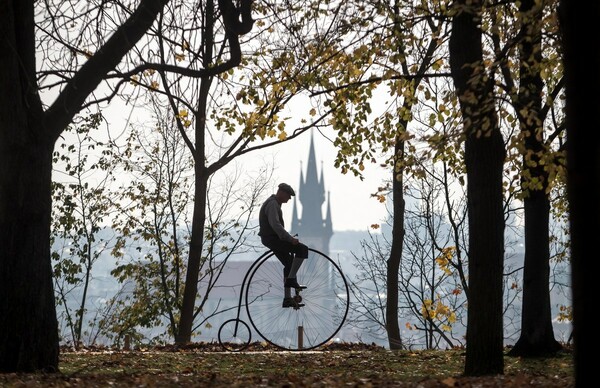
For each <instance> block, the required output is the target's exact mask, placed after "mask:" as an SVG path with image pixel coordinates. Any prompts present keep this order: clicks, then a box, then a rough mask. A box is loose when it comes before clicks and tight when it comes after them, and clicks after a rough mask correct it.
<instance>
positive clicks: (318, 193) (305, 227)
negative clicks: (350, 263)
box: [291, 133, 333, 256]
mask: <svg viewBox="0 0 600 388" xmlns="http://www.w3.org/2000/svg"><path fill="white" fill-rule="evenodd" d="M293 198H294V206H293V213H292V225H291V234H292V235H294V234H298V237H299V238H300V241H302V242H303V243H304V244H306V245H308V247H309V248H313V249H316V250H318V251H321V252H323V253H324V254H325V255H327V256H329V241H330V240H331V236H332V235H333V226H332V222H331V193H330V192H329V191H328V192H327V210H326V211H325V213H326V215H325V217H323V213H322V209H323V203H325V182H324V177H323V164H322V163H321V176H320V177H319V176H318V173H317V161H316V155H315V145H314V137H313V135H312V133H311V137H310V148H309V151H308V162H307V165H306V177H305V176H304V174H303V171H302V163H301V164H300V184H299V185H298V190H297V196H296V197H293ZM298 201H299V202H300V204H301V205H302V207H301V209H302V210H301V211H302V215H301V217H300V218H299V217H298Z"/></svg>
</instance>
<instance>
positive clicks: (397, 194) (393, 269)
mask: <svg viewBox="0 0 600 388" xmlns="http://www.w3.org/2000/svg"><path fill="white" fill-rule="evenodd" d="M404 127H405V128H406V126H404ZM396 139H397V141H396V145H395V147H394V148H395V159H394V160H395V166H394V168H393V169H392V175H393V176H392V201H393V213H394V217H393V221H392V222H393V225H392V247H391V249H390V258H389V259H388V262H387V274H386V278H387V286H386V288H387V301H386V307H385V323H386V331H387V335H388V343H389V346H390V349H391V350H394V349H402V338H401V337H400V327H399V325H398V276H399V275H398V274H399V272H400V263H401V261H402V247H403V245H404V206H405V205H404V187H403V186H404V185H403V182H404V179H403V175H402V174H403V170H404V169H403V168H401V167H398V166H399V165H400V163H401V161H402V159H403V157H404V142H403V141H402V140H401V139H400V136H397V137H396Z"/></svg>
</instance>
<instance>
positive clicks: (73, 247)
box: [51, 114, 113, 349]
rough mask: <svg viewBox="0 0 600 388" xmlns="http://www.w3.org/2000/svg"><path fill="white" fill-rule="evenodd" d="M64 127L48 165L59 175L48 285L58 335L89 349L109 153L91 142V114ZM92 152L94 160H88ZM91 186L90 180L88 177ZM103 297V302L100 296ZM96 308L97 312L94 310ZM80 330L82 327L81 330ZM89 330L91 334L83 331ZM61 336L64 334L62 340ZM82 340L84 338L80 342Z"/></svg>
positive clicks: (106, 211) (94, 124) (95, 120)
mask: <svg viewBox="0 0 600 388" xmlns="http://www.w3.org/2000/svg"><path fill="white" fill-rule="evenodd" d="M76 121H77V123H76V124H74V125H72V126H69V128H68V129H67V131H65V137H67V138H69V139H76V141H75V144H71V141H74V140H70V141H68V140H65V142H62V143H61V144H60V145H59V146H58V147H57V148H58V149H57V150H56V151H55V152H54V165H55V167H57V166H59V165H60V166H62V168H57V170H58V171H61V172H64V175H62V176H59V177H55V179H54V181H53V183H52V200H53V214H52V235H51V237H52V243H53V244H52V260H53V279H54V285H55V289H56V295H57V296H56V301H57V305H58V306H60V307H61V309H60V311H59V329H60V332H61V336H62V339H63V340H64V339H65V338H66V339H67V341H68V342H70V343H71V344H72V346H73V347H75V348H76V349H79V348H80V347H81V346H83V345H90V344H93V343H94V340H95V339H96V338H97V336H98V335H99V334H100V331H101V328H100V327H99V326H98V323H99V322H98V321H99V319H98V314H97V312H96V313H95V314H94V316H93V317H91V318H90V315H89V314H88V308H89V307H88V306H89V304H90V303H93V302H91V301H90V298H89V296H90V295H89V294H88V291H89V290H90V288H91V286H92V283H93V281H94V278H93V269H94V267H95V264H96V263H97V261H98V259H99V258H100V256H101V255H102V254H103V253H104V252H107V251H108V250H109V246H110V240H111V237H112V236H111V235H110V234H107V233H105V231H104V220H105V218H108V216H109V215H110V212H111V201H110V199H109V198H108V197H107V195H108V194H107V193H108V187H109V184H110V182H111V181H112V179H113V177H112V174H111V170H110V169H109V168H108V166H109V163H108V158H109V157H110V152H108V151H107V150H106V149H103V148H101V147H103V145H102V144H99V143H98V142H97V141H95V140H94V138H93V134H92V131H93V130H97V128H98V126H99V125H100V123H101V116H100V115H99V114H94V115H91V116H89V117H85V118H83V119H82V120H76ZM94 151H98V153H99V157H98V158H97V159H96V158H95V155H94V154H93V152H94ZM97 171H100V173H99V174H96V180H95V181H92V180H91V179H89V178H90V176H91V175H93V173H94V172H97ZM103 297H104V296H103ZM95 307H99V306H95ZM84 325H85V326H84ZM88 328H91V329H92V331H91V332H87V331H86V330H87V329H88ZM66 331H68V332H69V334H66ZM84 336H86V337H87V338H84Z"/></svg>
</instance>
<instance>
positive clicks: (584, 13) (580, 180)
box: [559, 0, 600, 387]
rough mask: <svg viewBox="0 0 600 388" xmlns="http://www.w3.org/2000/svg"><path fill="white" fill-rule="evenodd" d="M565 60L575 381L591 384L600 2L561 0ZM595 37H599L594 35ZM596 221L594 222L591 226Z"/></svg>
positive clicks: (598, 206) (599, 174)
mask: <svg viewBox="0 0 600 388" xmlns="http://www.w3.org/2000/svg"><path fill="white" fill-rule="evenodd" d="M559 15H560V33H561V37H562V45H563V53H562V54H563V64H564V72H565V79H566V84H565V85H566V86H565V87H566V122H567V125H566V128H567V138H568V141H567V191H568V197H569V213H570V218H569V221H570V232H571V274H572V275H571V278H572V288H573V337H574V344H575V353H574V361H575V386H576V387H584V386H586V385H587V384H589V378H590V376H592V372H593V364H592V363H590V362H589V360H587V357H589V354H590V352H592V351H593V350H594V349H593V348H594V344H593V342H592V341H589V338H592V336H593V335H594V329H592V325H593V322H592V320H590V319H589V317H590V316H592V315H591V314H593V309H594V302H593V300H592V299H593V298H594V292H593V288H592V287H593V285H594V282H595V281H596V280H595V279H594V278H595V273H594V271H590V268H589V262H590V260H589V258H590V256H589V255H590V252H594V251H595V249H596V247H595V246H596V238H597V237H598V236H597V230H598V228H597V227H594V226H593V225H597V224H598V220H600V203H599V202H598V197H599V196H600V192H599V189H600V184H599V183H600V169H599V167H598V166H600V159H599V158H600V131H598V130H597V129H595V128H593V126H594V124H593V123H595V122H596V118H595V115H596V111H597V109H598V106H599V104H600V96H599V95H598V94H597V93H589V91H590V90H598V88H600V74H599V73H598V72H595V71H592V72H590V71H589V69H597V68H598V67H599V66H600V52H598V50H594V51H592V52H589V51H588V50H581V45H580V43H581V41H582V40H583V39H590V38H592V40H595V39H597V38H600V36H599V35H600V33H599V32H598V30H597V29H592V30H590V29H588V26H590V25H593V23H596V22H597V21H598V20H599V18H600V3H597V2H594V3H590V4H588V5H587V6H586V7H581V4H580V3H579V2H576V1H569V0H561V1H560V7H559ZM594 37H595V38H594ZM590 225H591V227H590Z"/></svg>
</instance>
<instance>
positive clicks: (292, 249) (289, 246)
mask: <svg viewBox="0 0 600 388" xmlns="http://www.w3.org/2000/svg"><path fill="white" fill-rule="evenodd" d="M295 195H296V193H295V192H294V189H292V187H291V186H290V185H288V184H287V183H281V184H279V186H278V189H277V193H275V194H272V195H271V196H270V197H269V198H267V200H266V201H265V202H264V203H263V204H262V206H261V208H260V212H259V215H258V222H259V226H260V229H259V232H258V235H259V236H260V239H261V242H262V243H263V245H264V246H266V247H267V248H269V249H270V250H272V251H273V253H274V254H275V256H277V258H278V259H279V261H281V263H282V264H283V278H284V293H285V295H284V298H283V304H282V307H296V308H297V307H302V306H304V304H299V303H297V302H296V301H295V300H294V298H292V295H291V289H292V288H295V289H296V290H303V289H305V288H306V286H304V285H301V284H298V280H297V279H296V273H297V272H298V269H299V268H300V265H301V264H302V261H303V260H304V259H306V258H308V247H307V246H306V245H304V244H302V243H301V242H300V241H299V240H298V239H297V238H296V237H294V236H292V235H291V234H289V233H288V232H287V231H286V230H285V226H284V222H283V212H282V211H281V205H282V204H284V203H287V202H288V201H289V200H290V198H292V197H293V196H295ZM292 254H293V255H292Z"/></svg>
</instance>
